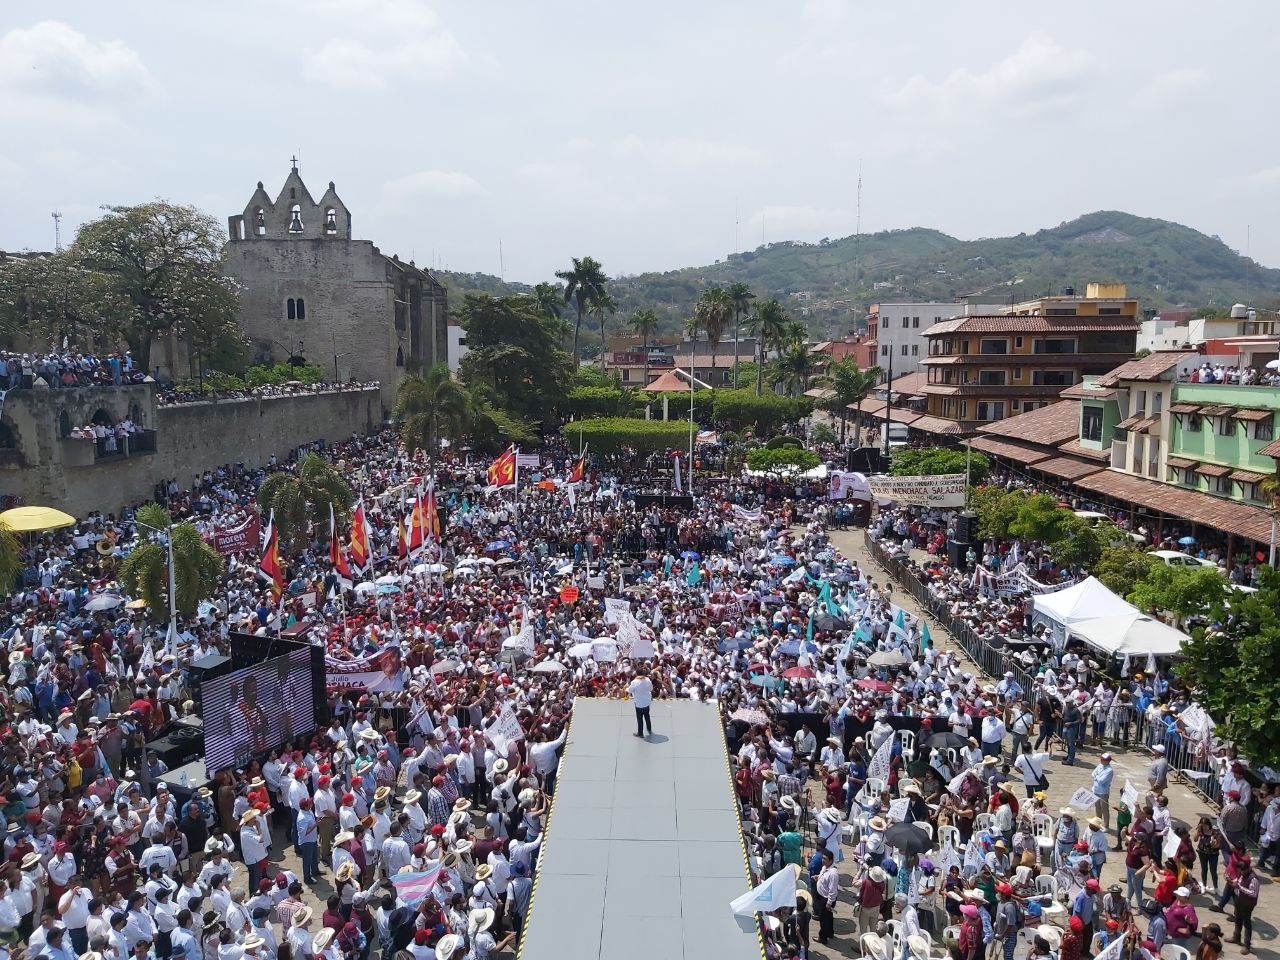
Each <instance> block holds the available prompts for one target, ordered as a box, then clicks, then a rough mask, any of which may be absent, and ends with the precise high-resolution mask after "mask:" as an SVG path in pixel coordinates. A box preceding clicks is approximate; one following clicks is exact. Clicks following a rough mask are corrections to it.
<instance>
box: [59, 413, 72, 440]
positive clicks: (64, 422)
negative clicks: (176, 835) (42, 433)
mask: <svg viewBox="0 0 1280 960" xmlns="http://www.w3.org/2000/svg"><path fill="white" fill-rule="evenodd" d="M58 436H59V437H69V436H71V417H69V416H68V415H67V411H65V410H61V411H59V412H58Z"/></svg>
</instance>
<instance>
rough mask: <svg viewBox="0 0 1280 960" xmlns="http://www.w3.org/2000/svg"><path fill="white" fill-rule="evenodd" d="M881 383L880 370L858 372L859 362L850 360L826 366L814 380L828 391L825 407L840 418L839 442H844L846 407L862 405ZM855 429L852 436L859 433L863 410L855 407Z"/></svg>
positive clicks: (876, 368) (875, 368) (849, 358)
mask: <svg viewBox="0 0 1280 960" xmlns="http://www.w3.org/2000/svg"><path fill="white" fill-rule="evenodd" d="M879 380H880V368H879V367H871V368H870V369H867V370H859V369H858V363H857V361H856V360H854V359H853V358H852V357H845V358H844V359H843V360H837V361H835V362H834V363H832V364H831V365H830V366H828V367H827V369H826V372H825V373H823V374H822V375H821V376H819V377H817V378H816V379H815V382H817V383H820V384H825V385H826V386H828V387H830V388H831V394H832V395H831V398H830V399H829V400H827V401H826V402H825V403H824V406H825V407H826V408H827V409H828V410H829V411H830V412H832V413H834V414H835V415H836V416H838V417H839V418H840V442H841V443H842V444H843V443H844V438H845V428H846V426H847V425H848V419H849V408H850V407H851V406H854V405H856V404H861V403H862V401H863V400H865V399H866V398H867V396H868V395H869V394H870V393H871V391H872V390H874V389H875V388H876V384H877V383H878V382H879ZM857 410H858V415H857V429H856V431H855V435H860V434H861V431H862V410H861V408H857Z"/></svg>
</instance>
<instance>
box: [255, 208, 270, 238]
mask: <svg viewBox="0 0 1280 960" xmlns="http://www.w3.org/2000/svg"><path fill="white" fill-rule="evenodd" d="M253 232H254V233H256V234H257V235H258V236H260V237H265V236H266V235H267V214H266V211H264V210H263V209H262V208H261V207H258V208H257V209H256V210H254V211H253Z"/></svg>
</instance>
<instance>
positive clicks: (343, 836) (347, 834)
mask: <svg viewBox="0 0 1280 960" xmlns="http://www.w3.org/2000/svg"><path fill="white" fill-rule="evenodd" d="M355 838H356V835H355V834H354V833H352V832H351V831H350V830H343V831H342V832H341V833H339V834H338V835H337V836H336V837H334V838H333V842H334V843H337V844H343V843H349V842H350V841H352V840H354V839H355Z"/></svg>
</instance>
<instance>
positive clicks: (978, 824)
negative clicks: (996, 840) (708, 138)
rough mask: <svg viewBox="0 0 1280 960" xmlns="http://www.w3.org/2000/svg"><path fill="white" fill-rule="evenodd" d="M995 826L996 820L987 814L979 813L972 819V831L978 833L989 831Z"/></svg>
mask: <svg viewBox="0 0 1280 960" xmlns="http://www.w3.org/2000/svg"><path fill="white" fill-rule="evenodd" d="M995 825H996V818H995V817H993V816H992V815H991V814H989V813H980V814H978V815H977V816H976V817H974V818H973V831H974V833H980V832H981V831H983V830H991V829H992V828H993V827H994V826H995Z"/></svg>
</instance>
